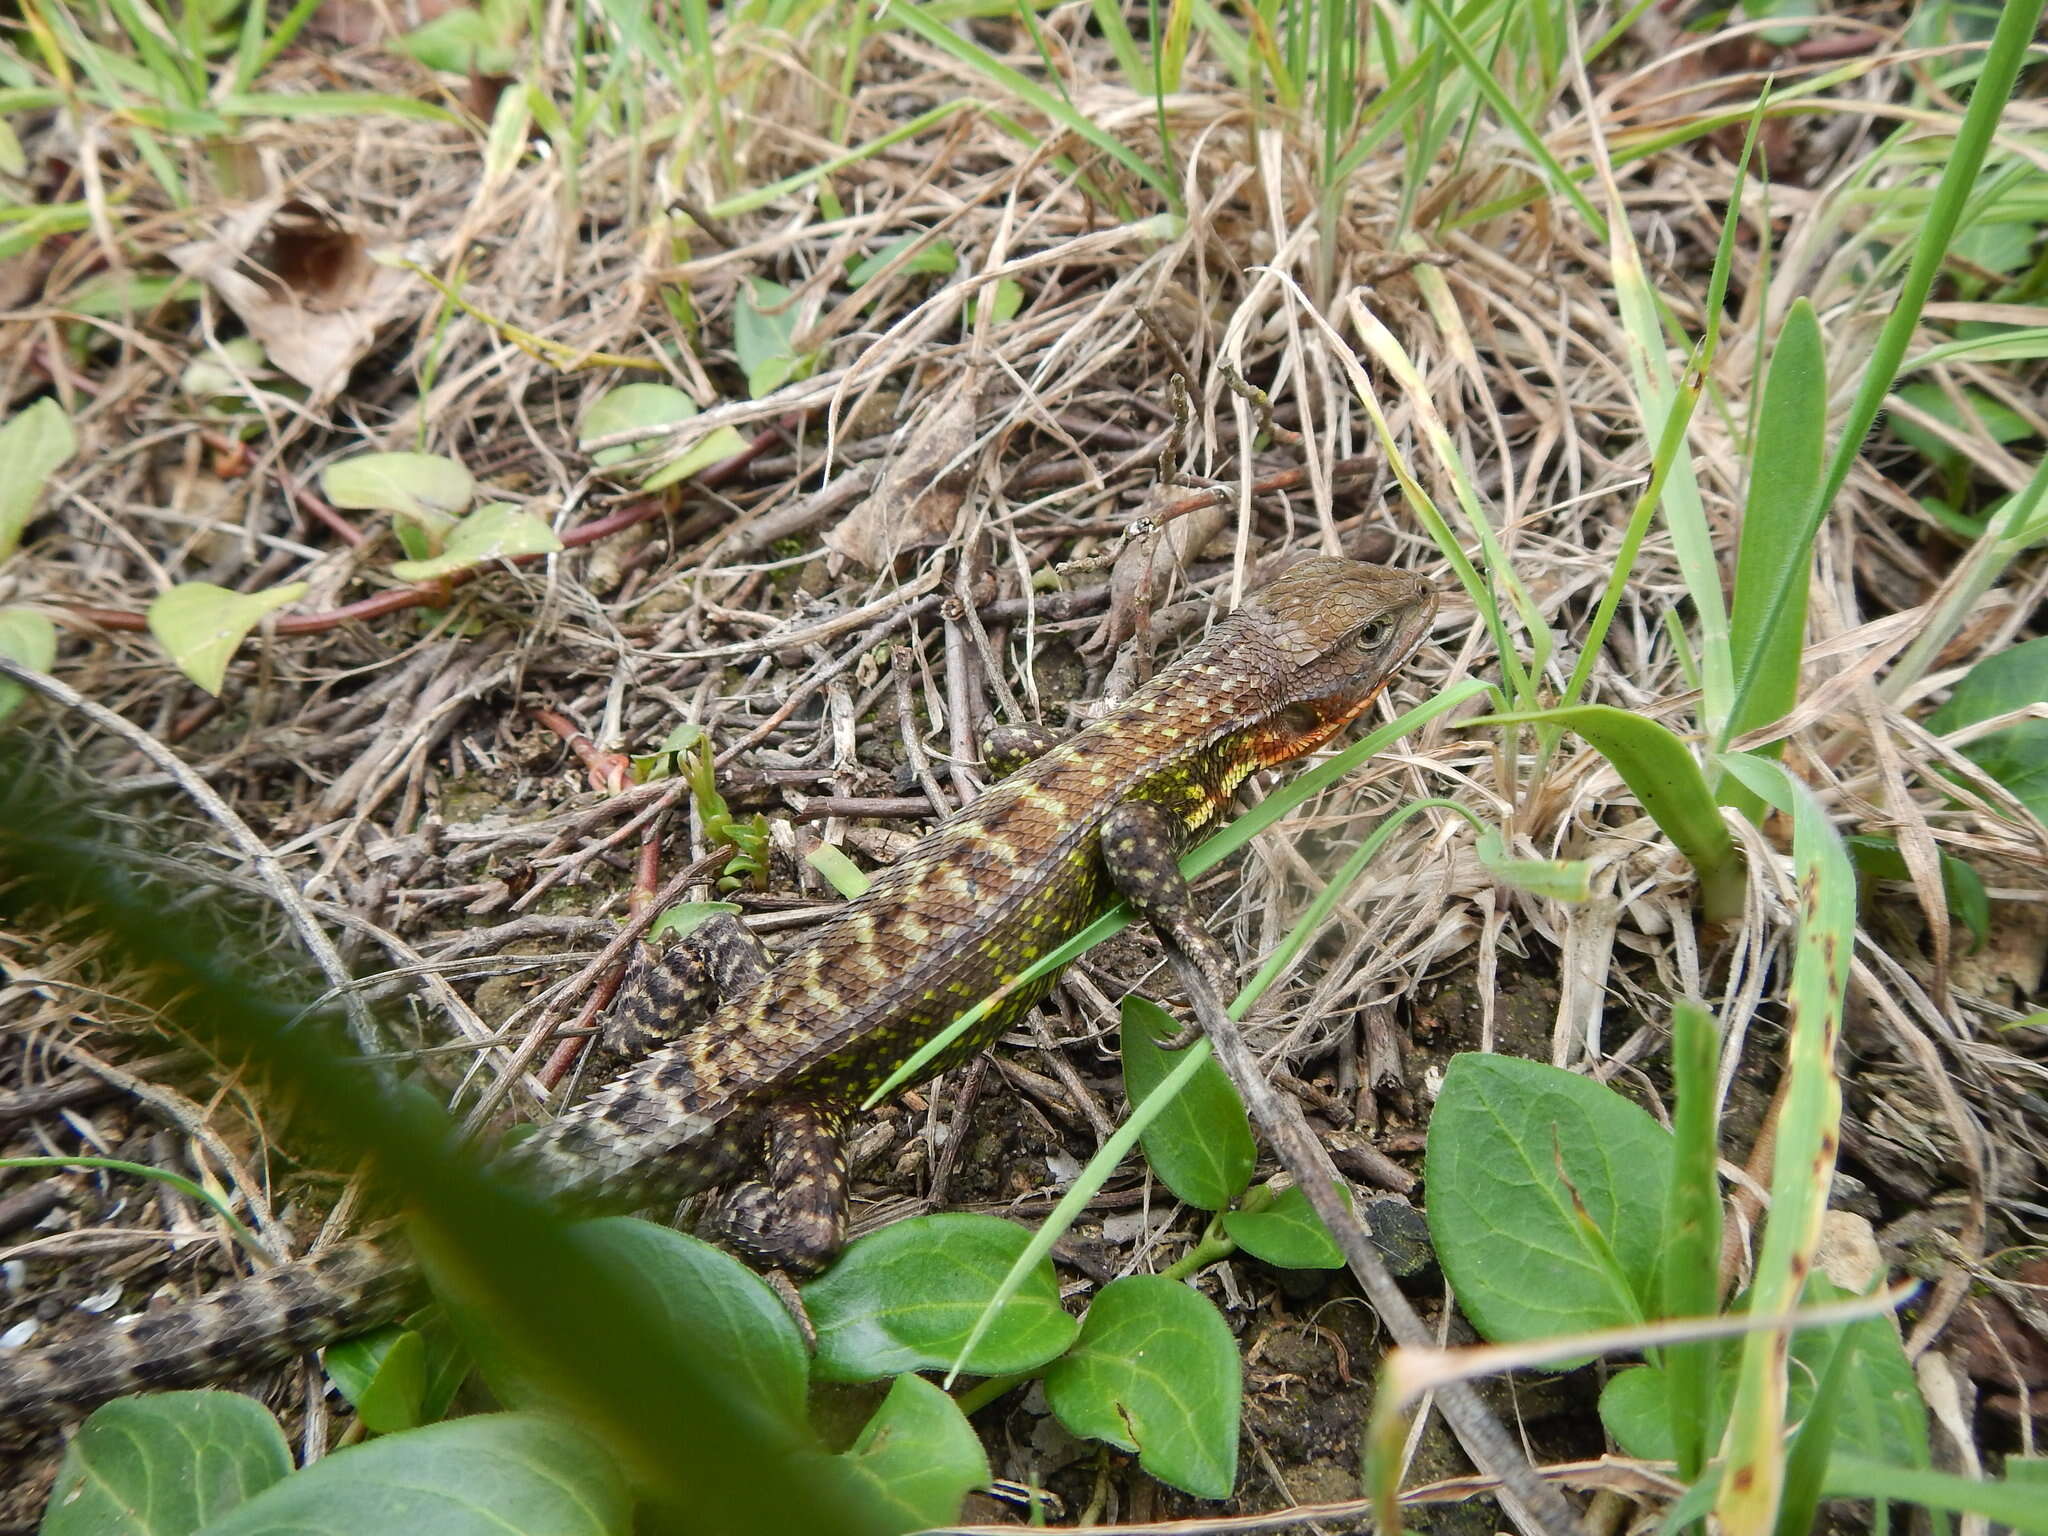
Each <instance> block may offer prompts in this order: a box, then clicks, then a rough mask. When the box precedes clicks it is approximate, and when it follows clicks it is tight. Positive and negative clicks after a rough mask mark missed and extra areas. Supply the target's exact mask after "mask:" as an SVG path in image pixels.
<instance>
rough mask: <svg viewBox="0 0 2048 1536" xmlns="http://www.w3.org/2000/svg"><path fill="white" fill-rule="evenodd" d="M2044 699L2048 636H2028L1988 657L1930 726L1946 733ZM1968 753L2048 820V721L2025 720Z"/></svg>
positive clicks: (1965, 752) (2047, 693)
mask: <svg viewBox="0 0 2048 1536" xmlns="http://www.w3.org/2000/svg"><path fill="white" fill-rule="evenodd" d="M2040 703H2048V638H2042V639H2038V640H2023V641H2021V642H2020V643H2019V644H2018V645H2015V646H2011V647H2009V648H2008V649H2006V650H2003V651H2000V652H1998V654H1997V655H1995V656H1986V657H1985V658H1984V659H1983V660H1982V661H1980V662H1978V663H1977V664H1976V665H1975V666H1974V667H1972V668H1970V670H1969V672H1968V673H1966V674H1965V675H1964V677H1963V680H1962V681H1961V682H1960V683H1958V684H1956V688H1955V692H1954V693H1952V694H1950V695H1949V699H1948V702H1947V703H1946V704H1944V705H1942V706H1941V708H1939V709H1937V710H1936V711H1935V712H1934V713H1933V714H1932V715H1930V716H1928V718H1927V728H1928V729H1929V730H1931V731H1935V732H1938V733H1940V734H1943V735H1946V734H1947V733H1948V732H1950V731H1959V730H1961V729H1962V728H1963V727H1964V726H1967V725H1975V724H1976V723H1977V722H1978V721H1980V720H1990V719H1992V718H1994V717H1995V716H1998V715H2003V714H2007V713H2009V712H2011V711H2012V710H2015V709H2024V708H2026V707H2027V706H2028V705H2030V704H2040ZM1962 751H1963V755H1964V756H1965V757H1967V758H1969V759H1970V761H1971V762H1973V763H1975V764H1976V765H1977V766H1978V767H1979V768H1982V769H1983V770H1984V771H1985V772H1986V773H1988V774H1990V775H1991V777H1992V778H1994V779H1996V780H1998V782H1999V783H2001V784H2003V785H2004V786H2005V787H2006V788H2007V789H2009V790H2011V791H2012V792H2013V794H2014V795H2015V796H2016V797H2017V798H2018V799H2019V801H2020V803H2021V804H2022V805H2024V806H2026V808H2027V809H2028V810H2030V811H2032V812H2033V813H2034V815H2035V816H2036V817H2038V818H2040V819H2041V820H2042V821H2048V720H2022V721H2020V722H2019V723H2018V724H2017V725H2010V726H2007V727H2006V728H2005V729H2004V730H2002V731H1993V732H1992V733H1991V734H1990V735H1989V736H1986V737H1984V738H1983V739H1982V740H1980V741H1973V742H1971V743H1970V744H1969V745H1968V746H1966V747H1964V748H1963V749H1962Z"/></svg>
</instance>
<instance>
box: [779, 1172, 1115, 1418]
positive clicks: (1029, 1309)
mask: <svg viewBox="0 0 2048 1536" xmlns="http://www.w3.org/2000/svg"><path fill="white" fill-rule="evenodd" d="M1030 1241H1031V1234H1030V1233H1029V1232H1027V1231H1025V1230H1024V1229H1023V1228H1022V1227H1019V1226H1014V1225H1012V1224H1011V1223H1009V1222H1007V1221H1003V1220H1000V1219H999V1218H997V1217H994V1216H981V1215H975V1214H971V1213H968V1212H954V1213H950V1214H947V1215H943V1216H915V1217H912V1218H911V1219H910V1220H908V1221H899V1222H896V1223H895V1224H893V1225H891V1226H887V1227H884V1228H882V1230H881V1231H879V1232H875V1233H872V1234H870V1235H869V1236H867V1237H864V1238H862V1239H861V1240H860V1241H859V1242H857V1243H855V1244H854V1245H853V1246H852V1247H850V1248H848V1249H847V1250H846V1254H845V1256H844V1257H843V1258H841V1259H840V1261H839V1262H838V1263H837V1264H835V1265H834V1266H833V1267H832V1268H831V1269H829V1270H827V1271H826V1272H825V1273H824V1274H823V1275H822V1276H820V1277H819V1278H818V1279H816V1280H814V1281H812V1282H811V1283H810V1284H809V1285H807V1286H805V1287H804V1293H803V1295H804V1307H805V1309H806V1310H807V1311H808V1312H809V1313H810V1316H811V1322H812V1323H813V1324H814V1325H815V1326H816V1328H817V1330H818V1354H817V1359H816V1361H815V1369H816V1371H817V1374H818V1375H819V1376H820V1377H822V1378H823V1379H825V1380H827V1381H872V1380H876V1379H878V1378H880V1377H883V1376H891V1375H894V1374H895V1373H897V1372H898V1371H919V1370H941V1369H944V1368H945V1367H948V1366H950V1365H952V1363H953V1361H954V1359H955V1357H956V1356H957V1355H958V1354H959V1352H960V1348H961V1346H962V1345H963V1344H965V1343H966V1342H967V1339H968V1336H969V1335H970V1334H971V1333H972V1332H973V1331H974V1325H975V1323H976V1322H977V1321H978V1320H979V1319H980V1317H981V1313H982V1310H983V1309H984V1308H985V1307H986V1306H987V1304H988V1300H989V1298H990V1297H992V1296H993V1295H995V1292H996V1287H997V1286H998V1285H1000V1284H1001V1283H1002V1280H1003V1277H1004V1275H1006V1274H1007V1273H1008V1272H1009V1269H1010V1266H1011V1264H1012V1263H1013V1262H1015V1260H1016V1258H1017V1256H1018V1255H1019V1254H1020V1253H1022V1252H1023V1251H1024V1246H1025V1244H1027V1243H1028V1242H1030ZM1078 1327H1079V1324H1077V1323H1076V1322H1075V1321H1074V1319H1073V1318H1072V1317H1070V1316H1068V1314H1067V1312H1066V1311H1065V1309H1063V1308H1062V1307H1061V1306H1060V1291H1059V1282H1058V1281H1057V1280H1056V1279H1055V1278H1054V1276H1053V1272H1052V1261H1051V1260H1049V1259H1048V1260H1043V1261H1041V1262H1040V1264H1039V1265H1038V1267H1037V1269H1036V1270H1035V1271H1033V1273H1032V1276H1031V1278H1030V1279H1029V1280H1027V1281H1026V1282H1025V1283H1024V1284H1023V1285H1022V1286H1020V1287H1019V1288H1018V1290H1017V1292H1016V1294H1015V1295H1013V1296H1012V1297H1010V1299H1009V1300H1008V1301H1006V1302H1005V1303H1004V1304H1003V1307H1002V1310H1001V1311H1000V1312H999V1313H998V1314H997V1315H996V1318H995V1320H994V1322H993V1323H992V1324H991V1325H990V1326H989V1328H988V1330H987V1331H986V1332H985V1333H983V1335H982V1337H981V1341H980V1343H978V1344H976V1345H975V1347H974V1353H973V1354H972V1355H970V1356H969V1357H968V1359H967V1360H966V1361H965V1362H964V1363H963V1364H962V1366H961V1369H962V1370H964V1371H968V1372H971V1373H972V1374H974V1375H977V1376H1005V1375H1008V1374H1010V1373H1011V1372H1013V1371H1028V1370H1030V1369H1031V1368H1032V1367H1033V1366H1037V1365H1043V1364H1045V1362H1046V1361H1048V1360H1050V1359H1052V1358H1053V1357H1054V1356H1055V1355H1057V1354H1059V1353H1060V1351H1062V1350H1063V1349H1065V1348H1066V1347H1067V1345H1068V1344H1070V1343H1072V1342H1073V1338H1074V1333H1075V1330H1076V1329H1077V1328H1078Z"/></svg>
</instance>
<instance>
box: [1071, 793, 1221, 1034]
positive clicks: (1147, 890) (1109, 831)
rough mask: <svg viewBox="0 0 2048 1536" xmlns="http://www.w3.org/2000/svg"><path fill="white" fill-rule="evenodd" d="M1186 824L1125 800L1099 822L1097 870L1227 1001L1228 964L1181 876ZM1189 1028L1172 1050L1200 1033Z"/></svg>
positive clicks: (1159, 810) (1157, 807)
mask: <svg viewBox="0 0 2048 1536" xmlns="http://www.w3.org/2000/svg"><path fill="white" fill-rule="evenodd" d="M1185 836H1186V823H1185V822H1183V821H1182V820H1181V819H1180V818H1178V817H1177V816H1175V815H1174V814H1173V813H1172V812H1171V811H1169V810H1167V809H1166V808H1165V807H1164V806H1161V805H1157V804H1155V803H1153V802H1152V801H1149V800H1126V801H1125V802H1124V803H1123V804H1121V805H1119V806H1118V807H1117V808H1116V809H1115V810H1113V811H1111V812H1110V813H1109V814H1108V815H1107V816H1105V817H1103V819H1102V865H1103V868H1104V869H1105V870H1106V871H1107V872H1108V874H1109V883H1110V884H1111V885H1113V886H1114V887H1116V892H1117V894H1118V895H1119V896H1121V897H1123V899H1124V901H1125V902H1126V903H1128V904H1129V906H1130V909H1131V910H1132V911H1133V912H1135V913H1136V914H1137V915H1138V916H1139V917H1141V918H1143V919H1144V920H1145V921H1146V922H1147V923H1149V924H1150V925H1151V927H1152V931H1153V932H1154V933H1156V934H1158V935H1159V939H1160V942H1161V943H1163V944H1165V945H1167V947H1168V948H1169V949H1172V950H1176V951H1178V952H1179V953H1180V954H1182V955H1184V956H1186V957H1187V958H1188V959H1189V960H1191V961H1193V962H1194V964H1195V967H1196V968H1197V969H1198V970H1199V971H1200V972H1201V974H1202V976H1203V977H1204V979H1206V980H1207V982H1208V985H1209V989H1210V991H1211V992H1212V993H1213V994H1214V996H1215V997H1216V999H1217V1000H1218V1001H1221V1000H1223V999H1226V998H1228V997H1229V996H1230V994H1231V991H1232V990H1233V989H1232V987H1231V986H1230V980H1231V969H1232V967H1231V964H1230V960H1229V957H1228V956H1226V955H1225V954H1224V952H1223V946H1222V945H1221V944H1218V943H1217V942H1216V937H1215V935H1214V934H1212V933H1210V932H1209V930H1208V929H1207V928H1204V927H1203V926H1202V925H1201V923H1200V922H1198V921H1197V920H1196V917H1195V893H1194V890H1193V889H1192V888H1191V887H1190V886H1189V885H1188V882H1187V877H1186V876H1185V875H1183V874H1182V873H1181V872H1180V850H1181V843H1182V841H1183V840H1184V838H1185ZM1200 1032H1201V1031H1200V1028H1199V1026H1196V1025H1189V1026H1188V1027H1187V1028H1186V1029H1184V1030H1182V1031H1181V1032H1180V1033H1179V1034H1177V1035H1175V1036H1174V1037H1173V1038H1172V1039H1171V1040H1165V1041H1161V1042H1160V1044H1161V1045H1162V1046H1163V1048H1165V1049H1166V1050H1170V1051H1175V1050H1179V1049H1181V1048H1182V1047H1183V1046H1186V1045H1188V1044H1190V1043H1191V1042H1192V1041H1193V1040H1194V1039H1195V1037H1196V1036H1197V1035H1198V1034H1199V1033H1200Z"/></svg>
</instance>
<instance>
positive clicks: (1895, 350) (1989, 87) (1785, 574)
mask: <svg viewBox="0 0 2048 1536" xmlns="http://www.w3.org/2000/svg"><path fill="white" fill-rule="evenodd" d="M2044 4H2048V0H2007V3H2006V4H2005V6H2004V8H2003V9H2002V10H2001V11H2000V12H1999V16H1998V28H1997V30H1996V32H1994V33H1993V34H1992V38H1991V45H1990V47H1989V48H1987V49H1986V50H1985V54H1984V67H1983V69H1982V70H1981V71H1980V72H1979V73H1978V76H1977V81H1976V84H1975V86H1974V88H1973V89H1972V90H1971V92H1970V105H1969V107H1968V108H1967V109H1966V110H1965V111H1964V113H1963V121H1962V126H1961V127H1960V128H1958V129H1957V131H1956V142H1955V147H1954V149H1953V150H1952V151H1951V152H1950V154H1949V158H1948V164H1947V165H1946V166H1944V167H1943V169H1942V173H1941V181H1940V182H1939V183H1938V184H1937V185H1936V187H1935V189H1934V196H1933V198H1932V199H1931V200H1930V202H1929V204H1928V208H1927V217H1926V220H1925V222H1923V223H1922V224H1921V226H1920V234H1919V238H1918V239H1917V240H1915V242H1914V245H1913V259H1912V261H1911V262H1910V263H1909V264H1908V266H1907V268H1906V277H1905V281H1904V282H1903V283H1902V284H1901V285H1900V289H1899V293H1898V297H1897V299H1896V300H1895V301H1894V303H1893V305H1892V309H1891V313H1890V314H1889V315H1888V316H1887V317H1886V319H1885V323H1884V328H1883V330H1881V331H1880V332H1879V333H1878V338H1877V346H1876V348H1875V349H1874V350H1873V352H1872V353H1871V358H1870V362H1869V363H1868V364H1867V365H1866V366H1865V367H1864V369H1863V373H1862V382H1861V384H1860V385H1859V386H1858V388H1857V391H1856V399H1855V401H1854V402H1853V403H1852V404H1851V405H1850V407H1849V415H1848V418H1847V420H1845V421H1844V422H1843V423H1842V430H1841V436H1840V437H1839V438H1838V439H1837V440H1836V442H1835V452H1834V456H1833V457H1832V458H1831V459H1830V460H1829V461H1828V471H1827V477H1826V479H1825V480H1824V481H1823V482H1822V484H1821V488H1820V491H1819V493H1818V494H1817V495H1816V496H1815V498H1814V500H1813V501H1812V503H1811V504H1809V506H1808V507H1807V509H1806V512H1805V515H1804V518H1803V523H1804V530H1805V531H1804V534H1803V542H1804V543H1805V544H1806V545H1808V546H1809V547H1810V546H1811V545H1812V543H1813V539H1814V536H1815V535H1816V534H1818V533H1819V532H1820V525H1821V523H1822V522H1823V521H1825V519H1826V518H1827V515H1828V509H1829V508H1830V507H1832V506H1833V505H1834V501H1835V497H1836V496H1837V495H1839V494H1840V493H1841V489H1842V486H1843V484H1844V483H1845V482H1846V481H1847V480H1848V478H1849V466H1850V465H1852V464H1853V463H1855V461H1856V455H1857V454H1858V453H1859V452H1860V451H1861V450H1862V447H1863V440H1864V438H1865V437H1867V436H1868V435H1869V433H1870V429H1871V428H1872V427H1873V426H1874V425H1876V423H1877V413H1878V411H1879V409H1880V408H1882V406H1883V405H1884V399H1885V396H1886V395H1887V394H1889V393H1890V391H1891V387H1892V381H1893V379H1894V378H1895V377H1896V376H1897V374H1898V371H1899V364H1900V363H1901V362H1902V361H1903V360H1904V359H1905V356H1906V348H1907V346H1908V345H1909V344H1910V343H1911V342H1912V339H1913V331H1914V328H1915V327H1916V326H1917V325H1919V323H1920V315H1921V311H1922V310H1924V309H1925V308H1926V306H1927V295H1928V293H1929V292H1930V291H1931V290H1932V289H1933V287H1934V280H1935V278H1937V277H1938V276H1940V274H1941V270H1942V267H1943V265H1944V264H1945V263H1946V261H1947V259H1948V250H1949V244H1950V242H1951V241H1952V240H1953V239H1954V238H1955V233H1956V229H1957V226H1958V224H1959V223H1960V221H1961V219H1962V215H1963V209H1964V207H1965V205H1966V204H1967V203H1968V202H1969V200H1970V193H1971V190H1972V188H1973V187H1974V186H1975V184H1976V181H1977V173H1978V171H1979V170H1981V169H1982V168H1983V165H1984V155H1985V152H1986V151H1987V150H1988V149H1989V148H1990V146H1991V136H1992V134H1993V133H1994V132H1995V131H1996V129H1997V127H1998V120H1999V116H2000V114H2001V113H2002V112H2003V111H2004V109H2005V104H2006V100H2007V99H2008V98H2009V97H2010V96H2011V95H2012V88H2013V82H2014V81H2015V80H2016V79H2017V78H2018V77H2019V70H2020V65H2021V63H2022V62H2023V61H2024V60H2025V58H2026V54H2027V49H2028V46H2029V45H2030V43H2031V42H2032V40H2033V37H2034V33H2035V31H2036V30H2037V29H2038V28H2039V26H2040V24H2041V12H2042V10H2043V8H2044ZM1795 585H1796V586H1797V588H1798V590H1799V591H1800V592H1801V593H1804V592H1805V590H1806V586H1807V572H1806V571H1805V570H1804V569H1803V568H1802V569H1800V570H1797V571H1792V570H1785V571H1780V572H1778V573H1777V580H1776V582H1775V583H1774V585H1773V586H1772V589H1771V591H1770V592H1769V594H1768V595H1767V597H1766V598H1765V600H1764V601H1763V611H1762V619H1761V622H1760V623H1759V624H1758V629H1759V630H1760V632H1762V633H1764V634H1767V635H1768V634H1774V633H1776V632H1777V629H1778V625H1779V624H1780V623H1781V622H1782V615H1783V613H1784V612H1785V610H1786V609H1787V608H1789V607H1790V605H1791V603H1792V592H1793V588H1794V587H1795ZM1761 682H1762V679H1761V678H1760V677H1759V676H1758V675H1757V674H1756V673H1755V672H1752V673H1751V674H1750V675H1749V676H1748V677H1747V678H1744V679H1743V680H1741V681H1740V682H1739V683H1738V684H1737V685H1736V689H1735V699H1734V703H1733V705H1732V707H1731V708H1730V709H1729V711H1728V716H1727V720H1726V721H1725V722H1724V723H1723V725H1722V727H1721V729H1720V731H1719V734H1718V740H1719V742H1720V744H1722V745H1726V743H1727V740H1728V737H1729V735H1730V734H1732V733H1731V731H1730V729H1729V727H1730V726H1731V725H1732V724H1733V722H1734V721H1735V720H1736V719H1738V718H1743V719H1747V718H1749V717H1750V716H1749V709H1748V705H1749V695H1750V693H1751V692H1752V691H1753V690H1754V689H1756V688H1757V687H1758V686H1760V684H1761Z"/></svg>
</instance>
